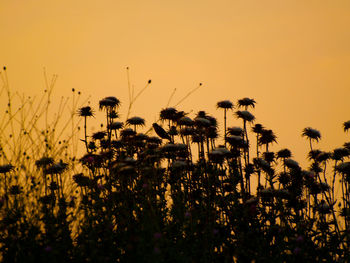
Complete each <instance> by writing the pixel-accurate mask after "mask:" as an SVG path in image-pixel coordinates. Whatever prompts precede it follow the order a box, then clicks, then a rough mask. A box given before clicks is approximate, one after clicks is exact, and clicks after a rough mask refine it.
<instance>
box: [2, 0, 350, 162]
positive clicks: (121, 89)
mask: <svg viewBox="0 0 350 263" xmlns="http://www.w3.org/2000/svg"><path fill="white" fill-rule="evenodd" d="M349 26H350V1H348V0H337V1H331V0H308V1H306V0H299V1H298V0H293V1H292V0H285V1H281V0H264V1H261V0H215V1H214V0H200V1H199V0H176V1H170V0H147V1H146V0H128V1H120V0H99V1H97V0H94V1H93V0H59V1H58V0H25V1H23V0H11V1H1V4H0V32H1V41H0V64H1V66H2V65H6V66H7V68H8V75H9V79H10V85H11V88H12V90H16V91H20V92H25V93H26V94H37V93H39V92H41V91H42V90H43V89H44V88H45V86H44V78H43V67H45V68H46V70H47V72H48V73H49V74H58V81H57V84H56V94H57V95H59V96H61V95H65V96H68V95H69V94H70V90H71V89H72V88H76V89H77V90H80V91H81V92H82V93H83V95H92V96H93V97H92V100H91V103H92V106H95V108H96V110H97V102H98V99H100V98H102V97H104V96H116V97H118V98H119V99H120V100H121V101H122V102H123V106H124V107H123V108H122V113H124V117H125V111H126V108H127V105H128V89H127V78H126V71H125V68H126V66H129V67H130V68H131V71H130V75H131V81H132V83H133V84H134V86H135V90H136V92H137V91H138V90H140V89H142V88H143V87H144V85H145V84H146V81H147V80H148V79H152V85H151V87H150V88H149V89H148V90H146V91H145V93H144V94H143V95H142V96H141V97H140V99H139V100H138V101H136V104H135V105H134V107H133V111H132V115H139V116H142V117H144V118H146V121H147V124H148V125H149V126H150V125H151V123H152V122H153V121H154V120H155V119H156V116H157V114H158V112H159V110H160V109H161V108H163V107H165V106H166V104H167V101H168V99H169V96H170V94H171V93H172V91H173V89H174V88H177V92H176V93H175V96H174V98H173V103H176V102H177V101H179V100H180V99H181V98H182V97H183V96H184V95H185V94H186V93H187V92H188V91H189V90H191V89H193V88H195V87H196V86H197V85H198V83H199V82H202V83H203V87H202V88H201V89H200V90H198V91H197V92H196V93H194V94H193V95H192V96H191V97H189V98H188V99H187V100H185V101H184V102H183V103H182V104H181V105H180V106H179V107H178V108H179V109H182V110H185V111H187V112H189V111H191V110H193V111H194V112H197V111H198V110H206V111H208V112H209V113H212V114H215V115H216V116H218V117H219V121H220V122H221V124H222V112H220V111H217V110H216V109H215V104H216V102H218V101H219V100H224V99H229V100H232V101H234V102H236V101H237V99H240V98H243V97H252V98H254V99H255V100H256V101H257V103H258V104H257V107H256V110H255V111H253V113H254V114H255V116H256V118H257V122H260V123H262V124H264V125H265V126H266V127H268V128H271V129H272V130H274V132H275V133H276V134H277V136H278V142H279V144H278V145H276V147H273V148H272V149H273V150H279V149H281V148H283V147H288V148H290V149H291V150H292V152H293V153H294V158H295V159H296V160H297V161H299V162H300V163H304V161H303V159H304V157H305V154H306V152H307V151H308V143H307V141H306V140H305V139H304V138H302V137H301V136H300V134H301V131H302V129H303V128H305V127H307V126H311V127H313V128H316V129H318V130H320V131H321V134H322V136H323V138H322V142H321V143H320V144H319V147H320V148H322V149H324V150H331V149H333V148H335V147H340V146H341V145H342V144H343V143H344V142H345V141H350V134H344V132H343V130H342V123H343V122H344V121H347V120H350V106H349V103H348V102H349V98H350V74H349V69H350V29H349ZM4 100H5V98H1V101H4ZM191 116H193V114H192V115H191ZM233 125H240V122H238V121H237V120H236V119H234V118H233V117H230V126H233Z"/></svg>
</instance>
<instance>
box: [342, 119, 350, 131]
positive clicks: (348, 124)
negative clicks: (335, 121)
mask: <svg viewBox="0 0 350 263" xmlns="http://www.w3.org/2000/svg"><path fill="white" fill-rule="evenodd" d="M343 127H344V132H347V131H348V130H349V129H350V121H346V122H344V123H343Z"/></svg>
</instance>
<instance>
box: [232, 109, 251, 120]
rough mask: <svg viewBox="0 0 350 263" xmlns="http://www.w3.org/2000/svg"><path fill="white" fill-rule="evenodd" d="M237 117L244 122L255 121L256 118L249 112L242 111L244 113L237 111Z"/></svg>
mask: <svg viewBox="0 0 350 263" xmlns="http://www.w3.org/2000/svg"><path fill="white" fill-rule="evenodd" d="M235 115H236V117H237V118H239V119H242V120H244V121H249V122H250V121H254V120H255V117H254V115H253V114H251V113H250V112H249V111H246V110H242V111H240V110H239V111H236V113H235Z"/></svg>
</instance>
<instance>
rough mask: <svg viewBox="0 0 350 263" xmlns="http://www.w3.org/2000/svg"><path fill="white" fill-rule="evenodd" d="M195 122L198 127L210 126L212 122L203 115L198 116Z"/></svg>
mask: <svg viewBox="0 0 350 263" xmlns="http://www.w3.org/2000/svg"><path fill="white" fill-rule="evenodd" d="M194 123H195V125H196V126H198V127H209V126H210V125H211V122H210V121H209V120H208V119H206V118H202V117H196V118H195V119H194Z"/></svg>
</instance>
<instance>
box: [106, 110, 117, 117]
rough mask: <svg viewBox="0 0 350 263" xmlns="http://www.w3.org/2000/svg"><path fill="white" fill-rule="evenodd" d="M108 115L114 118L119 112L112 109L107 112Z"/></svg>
mask: <svg viewBox="0 0 350 263" xmlns="http://www.w3.org/2000/svg"><path fill="white" fill-rule="evenodd" d="M108 117H109V118H111V119H116V118H118V117H119V114H118V113H117V112H116V111H115V110H112V111H111V112H110V113H109V114H108Z"/></svg>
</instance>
